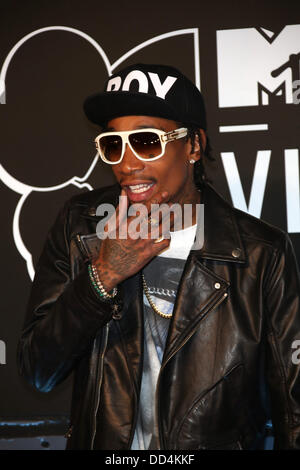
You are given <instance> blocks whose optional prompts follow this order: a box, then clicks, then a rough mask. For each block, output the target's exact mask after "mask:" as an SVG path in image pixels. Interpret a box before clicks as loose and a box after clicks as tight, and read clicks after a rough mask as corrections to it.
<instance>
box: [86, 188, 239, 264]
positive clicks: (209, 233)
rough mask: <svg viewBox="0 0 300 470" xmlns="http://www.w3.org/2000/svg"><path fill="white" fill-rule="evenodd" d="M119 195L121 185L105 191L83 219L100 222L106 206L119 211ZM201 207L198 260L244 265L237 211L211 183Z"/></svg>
mask: <svg viewBox="0 0 300 470" xmlns="http://www.w3.org/2000/svg"><path fill="white" fill-rule="evenodd" d="M120 193H121V188H120V186H119V184H115V185H112V186H110V187H109V188H107V191H103V190H102V191H101V192H100V194H99V193H98V194H97V195H96V199H95V200H94V201H93V202H94V204H92V205H89V207H87V208H86V209H85V210H84V212H83V215H84V217H88V218H90V219H92V220H95V221H98V220H100V218H99V217H97V216H96V209H97V207H98V206H99V205H100V204H101V203H106V204H112V205H113V206H114V207H115V208H116V207H117V205H118V203H119V195H120ZM201 203H202V204H203V205H204V206H203V207H204V244H203V246H202V248H201V249H199V250H195V251H194V255H195V256H196V257H197V258H199V259H201V258H203V259H211V260H216V261H229V262H235V263H245V261H246V253H245V248H244V246H243V243H242V239H241V235H240V229H239V226H238V223H237V220H236V213H235V209H233V207H232V206H231V205H230V204H229V203H228V202H226V201H225V199H223V197H222V196H220V194H218V192H217V191H216V190H215V189H214V188H213V187H212V186H211V185H210V184H208V183H206V184H205V185H204V188H203V190H202V200H201Z"/></svg>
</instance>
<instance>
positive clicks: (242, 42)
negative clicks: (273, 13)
mask: <svg viewBox="0 0 300 470" xmlns="http://www.w3.org/2000/svg"><path fill="white" fill-rule="evenodd" d="M217 62H218V91H219V107H220V108H226V107H240V106H259V105H269V104H272V102H275V101H276V102H277V103H278V102H281V103H293V102H294V101H293V92H294V90H293V83H295V81H296V80H299V78H300V25H299V24H296V25H289V26H285V27H284V28H283V29H282V30H281V31H280V33H279V34H276V33H274V32H272V31H269V30H267V29H263V28H258V29H256V28H244V29H229V30H219V31H217Z"/></svg>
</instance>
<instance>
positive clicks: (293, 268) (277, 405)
mask: <svg viewBox="0 0 300 470" xmlns="http://www.w3.org/2000/svg"><path fill="white" fill-rule="evenodd" d="M265 306H266V310H267V312H266V313H267V324H268V328H267V354H266V358H267V360H266V376H267V380H268V385H269V391H270V399H271V413H272V423H273V429H274V437H275V442H274V448H275V449H300V364H299V362H300V360H299V359H297V355H296V354H295V349H294V348H295V344H297V343H295V342H296V341H299V340H300V282H299V271H298V267H297V262H296V258H295V254H294V251H293V247H292V244H291V241H290V239H289V237H288V236H287V235H283V240H282V244H281V247H280V248H279V249H278V250H276V251H275V254H274V259H273V263H272V264H271V269H270V274H269V276H268V282H267V284H266V291H265ZM299 344H300V343H299ZM298 348H299V346H298Z"/></svg>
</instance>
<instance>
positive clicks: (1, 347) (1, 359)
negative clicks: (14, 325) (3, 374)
mask: <svg viewBox="0 0 300 470" xmlns="http://www.w3.org/2000/svg"><path fill="white" fill-rule="evenodd" d="M0 364H6V344H5V342H4V341H2V339H0Z"/></svg>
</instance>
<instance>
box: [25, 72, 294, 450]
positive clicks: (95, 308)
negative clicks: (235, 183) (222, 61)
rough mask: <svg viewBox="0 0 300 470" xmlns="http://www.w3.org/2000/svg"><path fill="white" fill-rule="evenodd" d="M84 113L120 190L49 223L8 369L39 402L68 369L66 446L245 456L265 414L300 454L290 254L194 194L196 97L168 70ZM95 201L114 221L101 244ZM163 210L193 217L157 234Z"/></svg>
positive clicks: (198, 188) (273, 238)
mask: <svg viewBox="0 0 300 470" xmlns="http://www.w3.org/2000/svg"><path fill="white" fill-rule="evenodd" d="M84 107H85V112H86V114H87V116H88V118H89V119H90V120H91V121H92V122H94V123H96V124H98V125H100V126H101V133H100V135H99V136H98V137H97V138H96V145H97V149H98V151H99V154H100V156H101V158H102V160H104V161H105V162H106V163H107V164H109V165H111V168H112V170H113V172H114V175H115V177H116V180H117V183H116V184H115V185H112V186H110V187H106V188H101V189H98V190H95V191H92V192H89V193H86V194H84V195H80V196H76V197H74V198H73V199H72V200H71V201H69V202H68V203H67V204H66V205H65V208H64V209H63V211H62V212H61V214H60V215H59V217H58V219H57V221H56V223H55V225H54V227H53V229H52V230H51V231H50V234H49V236H48V239H47V242H46V245H45V248H44V251H43V253H42V256H41V258H40V261H39V265H38V269H37V273H36V277H35V280H34V283H33V288H32V293H31V297H30V301H29V306H28V317H27V320H26V324H25V327H24V330H23V333H22V338H21V340H20V344H19V356H18V357H19V364H20V370H21V373H22V374H24V375H25V376H26V377H27V378H28V380H29V381H30V382H31V383H32V384H33V385H34V386H35V387H37V388H38V389H39V390H41V391H44V392H47V391H49V390H51V389H53V387H55V385H57V384H58V383H60V382H61V381H62V380H64V379H65V378H66V377H67V376H68V375H69V374H70V373H71V372H72V371H74V389H73V400H72V410H71V425H70V430H69V433H68V437H69V440H68V446H67V448H69V449H115V450H116V449H255V448H259V447H260V446H261V440H262V439H263V436H264V432H265V426H266V422H267V420H268V417H269V414H268V413H269V406H270V413H271V418H272V422H273V427H274V435H275V447H276V448H280V449H289V448H291V449H295V448H299V446H300V439H299V430H300V429H299V420H300V418H299V417H300V407H299V402H300V387H299V385H300V382H299V377H298V374H299V365H298V364H297V361H293V360H292V355H293V352H294V350H293V347H294V346H293V345H294V344H295V343H294V341H295V340H297V339H298V340H299V339H300V311H299V275H298V270H297V266H296V261H295V257H294V253H293V249H292V247H291V243H290V241H289V238H288V237H287V235H286V234H285V233H283V232H282V231H281V230H279V229H276V228H274V227H272V226H270V225H268V224H266V223H263V222H262V221H259V220H258V219H256V218H254V217H251V216H249V215H247V214H245V213H243V212H241V211H238V210H236V209H233V208H232V207H231V206H230V205H229V204H228V203H227V202H225V201H224V200H223V199H222V198H221V197H220V196H219V195H218V194H217V193H216V192H215V191H214V189H213V188H212V187H211V186H210V184H208V183H207V182H206V180H205V173H204V167H205V165H203V160H204V158H206V157H205V152H206V153H207V150H206V151H205V148H206V149H207V147H206V146H207V143H206V133H205V130H206V118H205V109H204V104H203V99H202V95H201V93H200V92H199V91H198V90H197V88H196V87H195V86H194V85H193V84H192V82H190V81H189V80H188V79H187V78H186V77H185V76H183V75H182V74H181V73H180V72H179V71H178V70H176V69H174V68H172V67H167V66H158V65H145V64H136V65H133V66H130V67H127V68H126V69H124V70H122V71H120V72H117V73H116V74H115V75H114V76H113V77H111V78H110V79H109V80H108V82H107V84H106V88H105V91H104V92H103V93H100V94H97V95H93V96H92V97H90V98H88V99H87V100H86V102H85V106H84ZM119 196H121V197H120V198H119ZM103 204H106V206H103ZM107 204H112V205H113V207H114V208H116V213H115V214H114V216H115V217H113V216H111V217H110V218H109V220H108V221H107V222H105V226H104V230H102V232H101V230H99V223H100V224H101V221H104V219H103V215H104V213H103V211H102V209H101V208H103V207H107ZM136 204H142V205H143V207H145V208H146V209H147V214H148V215H146V216H145V215H143V217H139V216H138V215H137V213H134V212H133V211H132V209H133V208H134V207H136V206H135V205H136ZM153 204H156V206H154V207H155V210H154V211H153V212H152V211H151V210H152V207H153ZM161 204H165V206H164V207H166V206H167V207H171V206H172V205H174V204H177V207H178V206H179V207H180V208H182V210H183V212H184V210H185V209H186V208H188V207H189V208H191V217H190V220H189V221H188V222H187V223H184V225H183V227H181V229H177V228H178V227H177V228H176V223H177V221H178V214H177V215H176V214H175V215H173V213H172V214H171V224H170V227H169V226H168V225H166V220H167V219H168V217H167V216H168V213H167V212H163V211H162V213H160V212H159V209H160V207H161V206H160V205H161ZM199 204H203V205H204V210H205V217H204V223H203V218H200V219H199V218H198V217H197V214H198V212H197V208H198V207H199ZM157 205H158V206H157ZM151 206H152V207H151ZM149 211H150V213H149ZM100 215H102V218H101V217H100ZM112 220H113V221H114V224H115V225H114V229H111V227H110V228H109V222H111V221H112ZM137 221H138V222H139V223H137ZM133 226H135V227H138V226H139V228H140V229H141V232H140V234H142V235H143V236H140V237H136V236H135V234H136V231H135V232H134V230H132V229H130V227H133ZM152 227H156V229H157V232H156V237H155V238H153V237H151V236H150V235H149V233H150V229H151V228H152ZM199 229H200V232H201V229H204V242H203V244H201V243H200V245H199V244H198V245H197V244H196V243H194V242H195V240H196V239H197V233H198V231H199ZM96 232H97V234H96ZM100 232H101V233H100ZM124 234H125V236H124ZM202 245H203V246H202Z"/></svg>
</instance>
